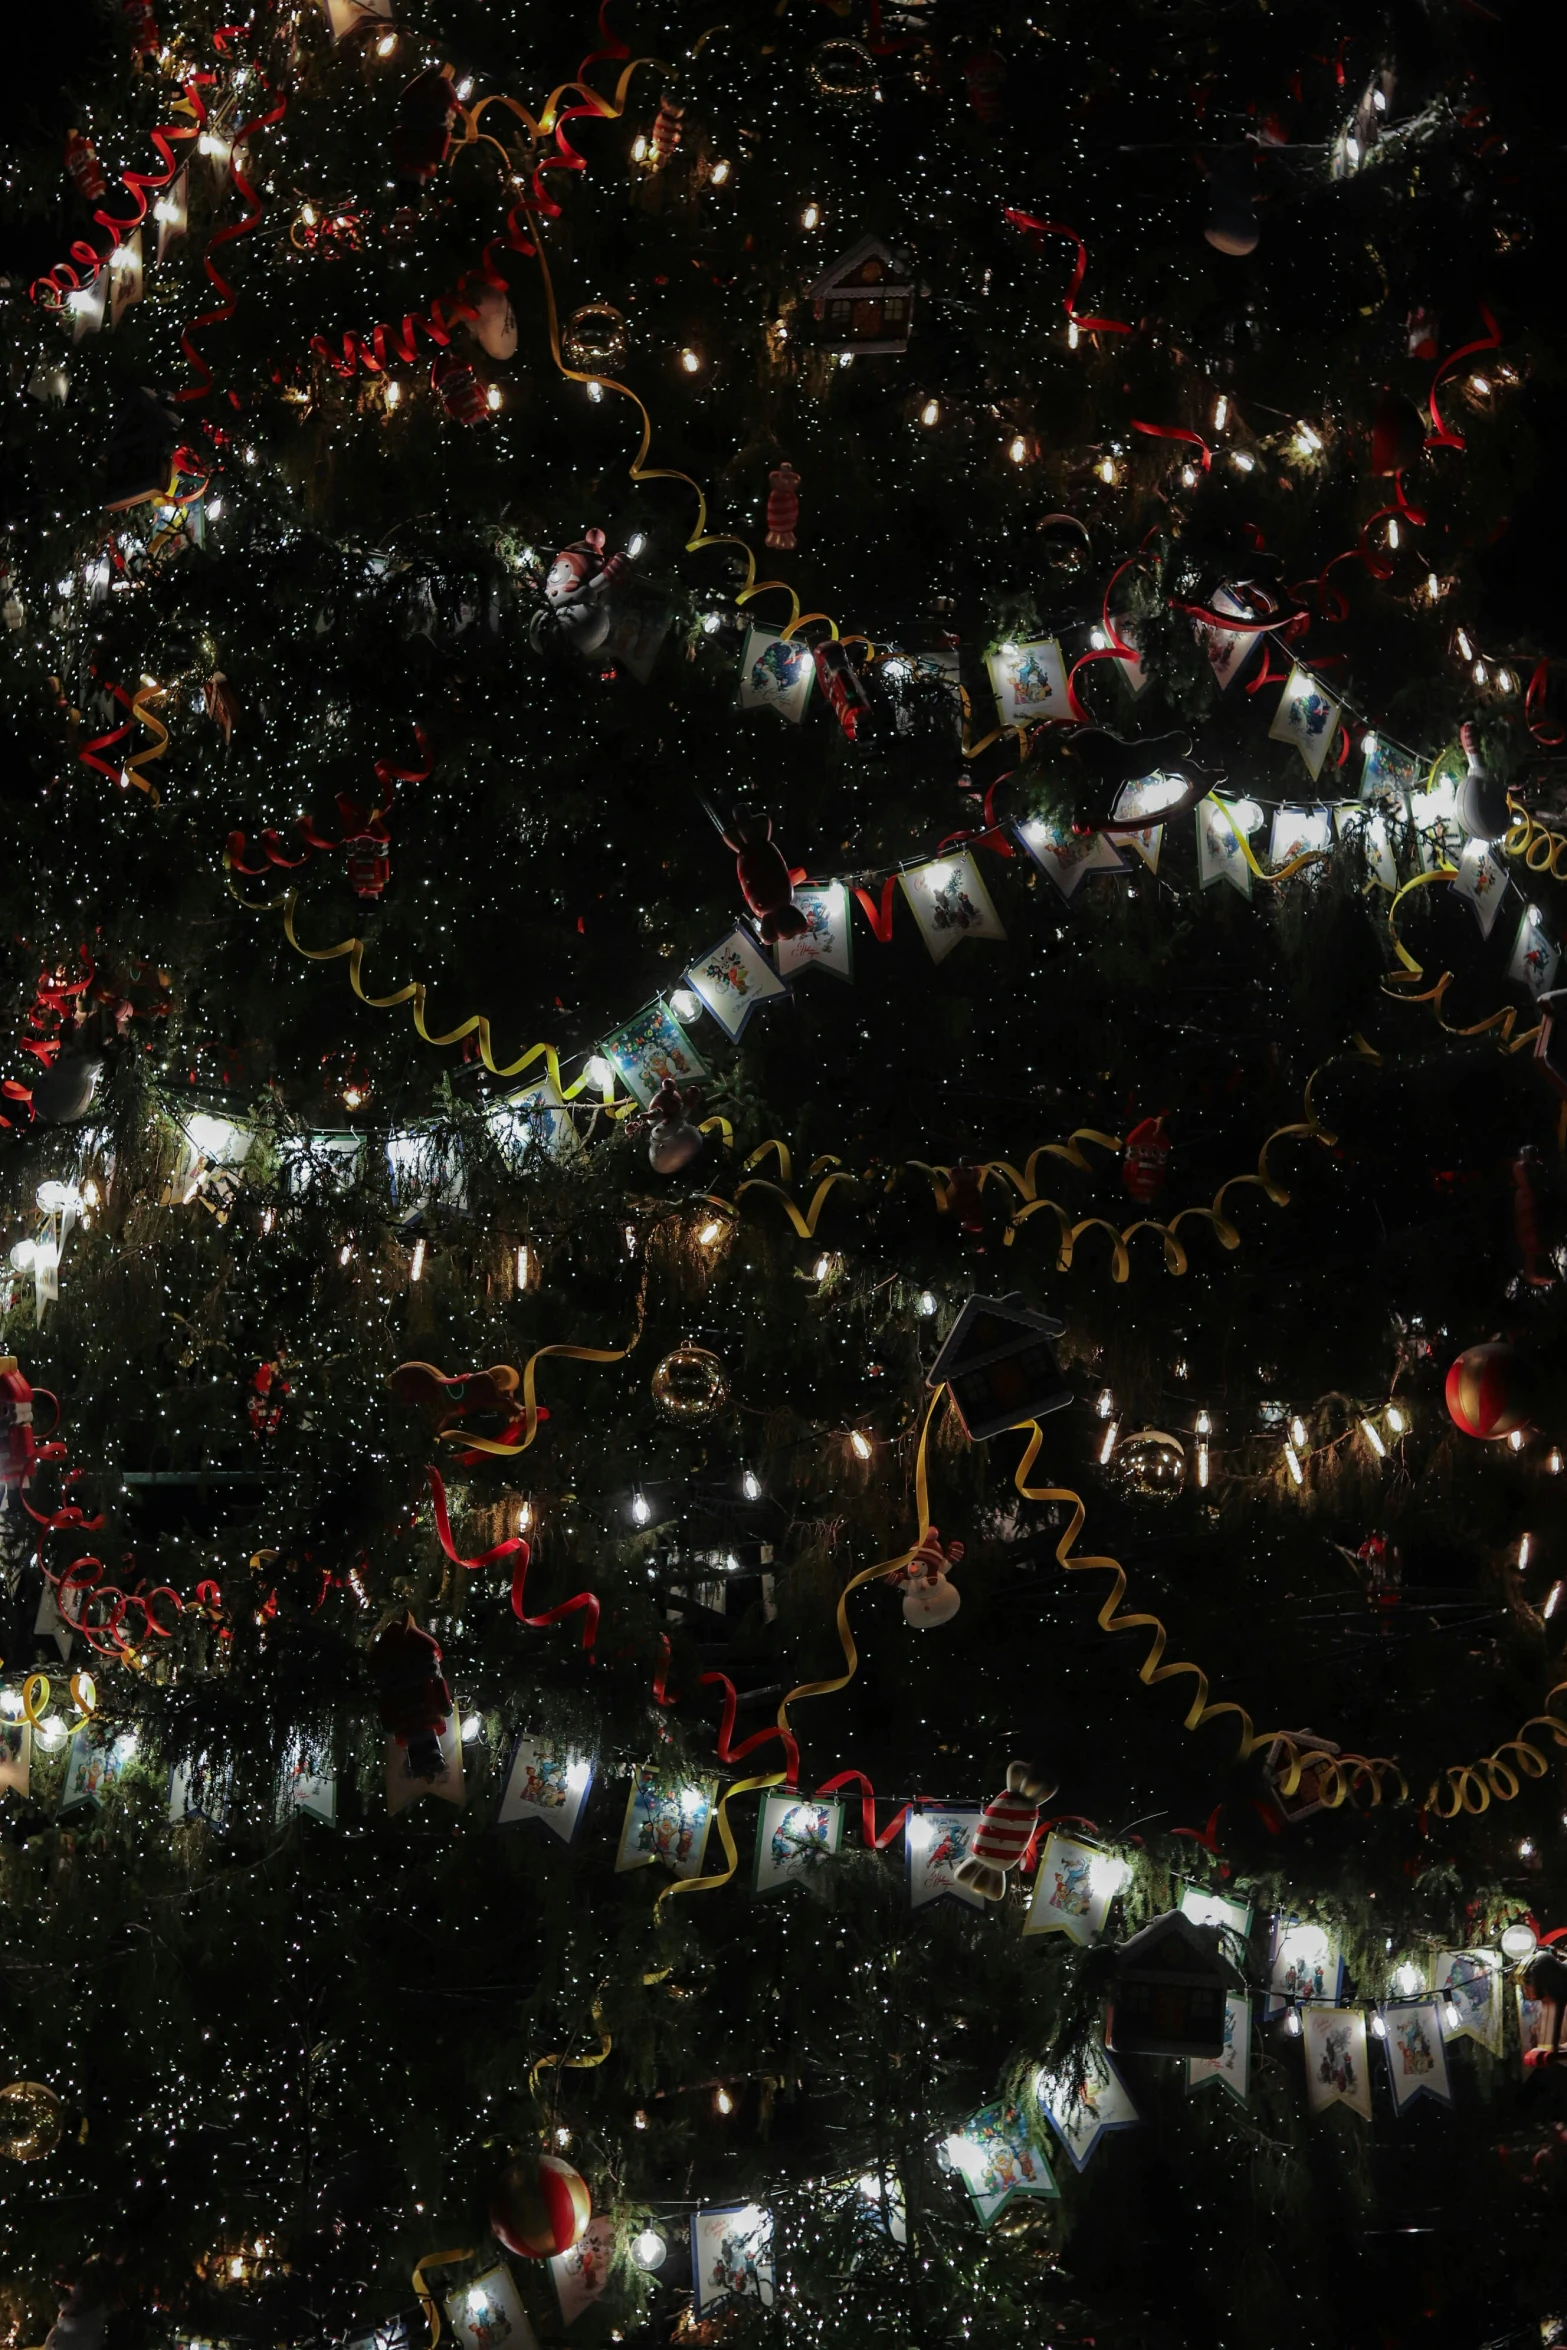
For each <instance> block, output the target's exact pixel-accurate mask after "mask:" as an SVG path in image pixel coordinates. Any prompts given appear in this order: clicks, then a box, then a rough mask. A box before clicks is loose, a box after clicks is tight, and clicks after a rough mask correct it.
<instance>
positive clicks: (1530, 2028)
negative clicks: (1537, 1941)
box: [1513, 1983, 1557, 2081]
mask: <svg viewBox="0 0 1567 2350" xmlns="http://www.w3.org/2000/svg"><path fill="white" fill-rule="evenodd" d="M1513 1994H1514V1997H1515V1998H1516V1999H1517V2002H1518V2058H1519V2062H1520V2063H1521V2065H1522V2066H1523V2077H1524V2079H1525V2080H1526V2081H1527V2080H1528V2079H1529V2077H1530V2075H1531V2074H1532V2073H1534V2072H1537V2071H1538V2069H1539V2067H1540V2066H1541V2065H1542V2064H1549V2063H1550V2062H1551V2060H1552V2057H1553V2056H1554V2054H1555V2025H1556V2019H1557V2009H1556V2006H1555V2003H1554V2001H1552V2000H1548V1999H1531V1998H1530V1996H1529V1994H1528V1992H1527V1991H1526V1990H1525V1989H1524V1987H1523V1985H1522V1983H1514V1985H1513Z"/></svg>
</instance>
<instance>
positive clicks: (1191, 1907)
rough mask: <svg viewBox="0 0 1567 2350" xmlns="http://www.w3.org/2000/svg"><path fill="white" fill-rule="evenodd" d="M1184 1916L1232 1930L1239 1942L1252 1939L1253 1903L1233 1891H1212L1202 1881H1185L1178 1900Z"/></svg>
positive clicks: (1197, 1921) (1229, 1931) (1194, 1921)
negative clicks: (1200, 1882) (1241, 1898)
mask: <svg viewBox="0 0 1567 2350" xmlns="http://www.w3.org/2000/svg"><path fill="white" fill-rule="evenodd" d="M1177 1907H1178V1908H1179V1910H1180V1913H1181V1915H1182V1917H1183V1918H1190V1919H1191V1921H1192V1924H1193V1925H1194V1926H1218V1927H1220V1928H1222V1930H1223V1931H1224V1932H1225V1933H1226V1934H1233V1935H1234V1937H1235V1939H1236V1940H1237V1941H1238V1942H1245V1941H1247V1940H1249V1939H1250V1935H1251V1921H1252V1906H1251V1903H1250V1902H1249V1901H1241V1900H1239V1899H1238V1898H1237V1897H1236V1895H1234V1894H1233V1893H1210V1892H1208V1891H1207V1889H1206V1888H1205V1887H1203V1886H1201V1885H1183V1886H1182V1887H1181V1898H1180V1901H1179V1902H1178V1904H1177Z"/></svg>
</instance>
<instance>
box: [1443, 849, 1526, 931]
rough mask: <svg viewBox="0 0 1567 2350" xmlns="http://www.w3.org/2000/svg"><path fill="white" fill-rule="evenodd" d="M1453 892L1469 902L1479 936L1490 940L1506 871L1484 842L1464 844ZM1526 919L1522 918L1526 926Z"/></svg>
mask: <svg viewBox="0 0 1567 2350" xmlns="http://www.w3.org/2000/svg"><path fill="white" fill-rule="evenodd" d="M1453 891H1454V894H1455V896H1457V897H1461V898H1467V899H1468V900H1469V903H1470V904H1471V906H1473V908H1474V915H1475V920H1476V921H1477V922H1478V923H1479V925H1480V934H1481V936H1482V937H1483V938H1489V937H1490V935H1491V932H1492V930H1493V928H1494V927H1495V923H1496V917H1497V915H1498V914H1499V913H1500V912H1501V910H1502V900H1503V898H1505V897H1506V895H1507V868H1506V866H1505V865H1504V864H1503V863H1502V860H1501V858H1500V857H1497V856H1493V855H1492V853H1491V850H1490V849H1489V847H1488V846H1487V845H1486V843H1485V842H1484V841H1483V840H1467V841H1465V843H1464V845H1463V848H1462V849H1461V850H1460V852H1459V857H1458V871H1457V872H1456V873H1455V874H1454V875H1453ZM1528 919H1529V917H1528V915H1527V914H1525V916H1524V921H1525V922H1526V923H1527V921H1528ZM1520 935H1521V933H1520Z"/></svg>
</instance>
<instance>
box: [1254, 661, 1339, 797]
mask: <svg viewBox="0 0 1567 2350" xmlns="http://www.w3.org/2000/svg"><path fill="white" fill-rule="evenodd" d="M1338 714H1339V705H1338V703H1337V702H1335V701H1334V700H1333V698H1332V696H1331V694H1325V693H1324V692H1323V690H1322V688H1321V686H1320V685H1318V683H1317V681H1316V679H1315V678H1314V677H1313V676H1312V675H1311V674H1310V672H1309V671H1308V670H1305V669H1302V668H1301V667H1300V666H1299V664H1298V663H1297V664H1296V666H1295V667H1294V668H1293V669H1292V670H1291V671H1290V673H1289V677H1288V679H1287V681H1286V683H1285V687H1284V691H1283V693H1282V694H1281V695H1280V696H1279V706H1278V708H1277V709H1276V710H1275V711H1274V713H1273V723H1272V725H1271V726H1270V727H1269V728H1268V738H1269V740H1270V741H1271V742H1277V743H1293V744H1294V745H1295V748H1296V749H1297V750H1298V751H1299V753H1300V755H1301V759H1302V762H1303V764H1304V765H1305V768H1306V772H1307V773H1308V775H1310V777H1311V779H1312V781H1313V782H1315V781H1316V779H1317V777H1318V776H1319V775H1320V774H1321V773H1322V763H1323V761H1324V759H1326V757H1327V755H1328V752H1329V751H1330V749H1331V748H1332V745H1333V738H1334V736H1335V734H1336V733H1337V732H1338Z"/></svg>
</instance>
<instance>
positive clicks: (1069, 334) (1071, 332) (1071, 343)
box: [1066, 318, 1077, 351]
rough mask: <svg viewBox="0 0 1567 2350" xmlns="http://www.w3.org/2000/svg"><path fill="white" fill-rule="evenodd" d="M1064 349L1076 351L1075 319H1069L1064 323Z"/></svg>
mask: <svg viewBox="0 0 1567 2350" xmlns="http://www.w3.org/2000/svg"><path fill="white" fill-rule="evenodd" d="M1066 347H1067V349H1068V350H1069V351H1075V350H1076V349H1077V320H1076V319H1075V318H1069V319H1068V320H1067V322H1066Z"/></svg>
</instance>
